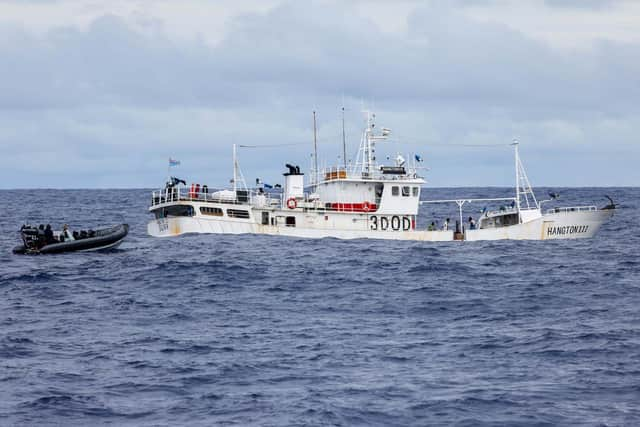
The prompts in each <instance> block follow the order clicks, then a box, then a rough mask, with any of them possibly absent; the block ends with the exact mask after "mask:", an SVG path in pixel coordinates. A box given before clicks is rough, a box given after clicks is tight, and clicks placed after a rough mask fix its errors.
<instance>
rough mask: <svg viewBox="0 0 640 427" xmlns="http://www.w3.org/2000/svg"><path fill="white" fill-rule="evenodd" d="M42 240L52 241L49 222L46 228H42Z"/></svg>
mask: <svg viewBox="0 0 640 427" xmlns="http://www.w3.org/2000/svg"><path fill="white" fill-rule="evenodd" d="M44 241H45V242H46V243H47V244H49V243H53V230H52V229H51V224H47V228H45V229H44Z"/></svg>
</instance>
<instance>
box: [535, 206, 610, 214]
mask: <svg viewBox="0 0 640 427" xmlns="http://www.w3.org/2000/svg"><path fill="white" fill-rule="evenodd" d="M597 210H598V208H597V207H595V206H570V207H566V208H564V207H563V208H552V209H547V213H548V214H552V213H566V212H587V211H597Z"/></svg>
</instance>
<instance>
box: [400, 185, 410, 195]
mask: <svg viewBox="0 0 640 427" xmlns="http://www.w3.org/2000/svg"><path fill="white" fill-rule="evenodd" d="M410 195H411V188H409V187H402V196H403V197H409V196H410Z"/></svg>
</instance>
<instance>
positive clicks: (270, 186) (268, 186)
mask: <svg viewBox="0 0 640 427" xmlns="http://www.w3.org/2000/svg"><path fill="white" fill-rule="evenodd" d="M262 185H263V186H264V188H269V189H270V188H273V185H269V184H267V183H266V182H265V183H263V184H262Z"/></svg>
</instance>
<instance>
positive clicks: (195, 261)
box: [0, 188, 640, 426]
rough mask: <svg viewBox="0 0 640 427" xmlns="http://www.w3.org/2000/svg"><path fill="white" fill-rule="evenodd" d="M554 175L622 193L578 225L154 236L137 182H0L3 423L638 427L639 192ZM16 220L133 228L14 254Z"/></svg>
mask: <svg viewBox="0 0 640 427" xmlns="http://www.w3.org/2000/svg"><path fill="white" fill-rule="evenodd" d="M553 190H558V189H553ZM559 190H560V192H561V193H562V198H561V202H562V203H560V204H561V205H569V206H571V205H579V204H591V203H593V202H597V204H598V205H600V206H602V205H604V204H605V203H606V200H605V199H604V198H603V197H602V196H603V194H609V195H611V196H612V197H613V198H614V199H615V200H616V201H617V202H619V203H620V209H619V211H618V212H617V214H616V215H615V216H614V217H613V219H612V220H611V221H610V222H608V223H607V224H605V226H604V227H603V228H602V230H601V231H600V233H599V234H598V235H597V236H596V238H595V239H590V240H577V241H568V240H567V241H543V242H539V241H533V242H527V241H521V242H516V241H498V242H450V243H416V242H400V241H397V242H396V241H375V240H356V241H340V240H335V239H322V240H300V239H292V238H284V237H269V236H255V235H244V236H231V235H189V236H181V237H177V238H170V239H157V238H152V237H148V236H147V235H146V222H147V221H148V220H149V219H150V218H151V217H150V216H149V215H148V214H147V211H146V209H147V205H148V203H149V202H150V194H149V192H148V191H147V190H28V191H25V190H20V191H0V206H1V207H2V208H1V212H2V220H1V222H0V224H1V230H0V231H1V233H0V328H1V329H0V332H1V335H0V424H1V425H3V426H4V425H19V426H25V425H64V426H69V425H83V426H88V425H103V424H111V425H135V426H138V425H189V426H209V425H239V426H247V425H261V426H262V425H264V426H288V425H292V426H303V425H343V426H353V425H358V426H395V425H414V426H423V425H442V424H444V425H474V426H475V425H558V424H560V425H576V424H585V425H640V275H639V274H638V272H639V269H640V225H639V222H640V216H639V215H638V213H639V210H638V209H639V207H640V189H638V188H606V189H602V188H595V189H594V188H581V189H559ZM509 193H510V190H508V189H501V188H486V189H480V188H473V189H449V190H445V189H436V190H431V189H427V190H425V192H424V194H423V197H425V198H451V197H452V196H453V195H464V196H465V197H476V196H484V197H503V196H507V195H509ZM545 193H546V191H543V190H541V191H540V192H539V194H545ZM481 208H482V206H475V207H473V208H469V210H468V211H467V213H469V214H472V215H475V216H477V215H478V212H479V210H480V209H481ZM467 213H465V215H467ZM455 215H456V210H455V207H452V206H448V207H447V208H445V207H443V206H425V207H424V209H423V211H422V213H421V215H420V227H426V224H427V223H428V222H430V221H431V220H433V219H438V220H439V221H442V219H443V218H444V217H446V216H450V217H452V218H455ZM23 222H31V223H35V224H39V223H51V224H52V225H54V226H55V227H60V226H61V225H62V224H63V223H65V222H68V223H69V224H70V225H71V226H72V228H75V229H78V228H80V227H84V228H88V227H98V226H99V225H111V224H116V223H119V222H127V223H129V224H130V225H131V233H130V235H129V237H128V238H127V240H126V241H125V242H124V243H123V244H122V246H121V247H120V248H119V249H118V250H115V251H112V252H109V253H76V254H62V255H49V256H45V255H42V256H18V255H12V254H11V249H12V247H13V246H14V245H17V244H18V240H19V236H18V233H17V230H18V229H19V227H20V225H21V224H22V223H23Z"/></svg>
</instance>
